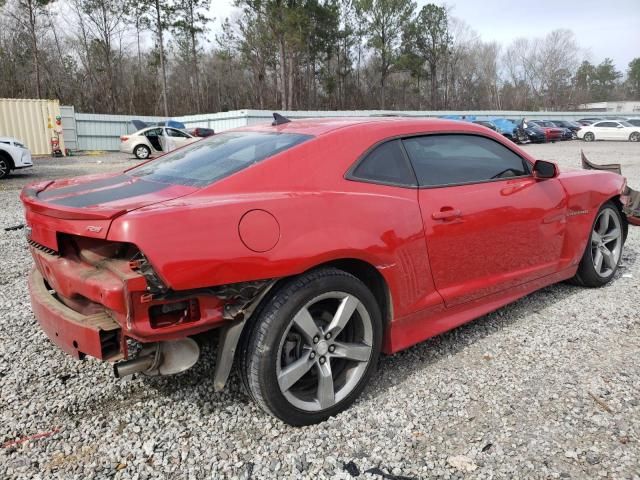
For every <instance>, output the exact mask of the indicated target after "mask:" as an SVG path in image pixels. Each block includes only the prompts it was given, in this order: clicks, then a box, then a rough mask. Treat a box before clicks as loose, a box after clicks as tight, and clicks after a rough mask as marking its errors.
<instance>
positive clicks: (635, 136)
mask: <svg viewBox="0 0 640 480" xmlns="http://www.w3.org/2000/svg"><path fill="white" fill-rule="evenodd" d="M629 141H630V142H640V132H632V133H631V135H629Z"/></svg>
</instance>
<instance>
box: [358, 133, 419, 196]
mask: <svg viewBox="0 0 640 480" xmlns="http://www.w3.org/2000/svg"><path fill="white" fill-rule="evenodd" d="M348 178H352V179H357V180H365V181H369V182H373V183H382V184H391V185H401V186H411V187H415V186H416V178H415V175H414V174H413V172H412V171H411V167H410V166H409V162H407V159H406V157H405V155H404V152H403V151H402V145H401V144H400V140H391V141H389V142H385V143H383V144H382V145H379V146H377V147H376V148H374V149H373V150H372V151H371V152H369V154H368V155H367V156H366V157H365V158H364V159H363V160H362V161H361V162H360V163H358V164H357V166H356V168H355V169H354V170H353V173H351V174H350V175H349V176H348Z"/></svg>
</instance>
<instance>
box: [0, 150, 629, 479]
mask: <svg viewBox="0 0 640 480" xmlns="http://www.w3.org/2000/svg"><path fill="white" fill-rule="evenodd" d="M525 148H526V149H527V150H529V151H530V152H533V153H534V154H535V155H536V156H537V157H539V158H543V159H549V160H556V161H558V162H559V163H560V164H561V165H562V166H564V167H578V166H579V152H580V148H584V149H585V151H586V153H587V155H588V156H589V158H590V159H591V160H593V161H596V162H605V161H607V162H609V161H620V162H622V164H623V171H624V173H625V174H626V175H627V176H628V178H629V183H630V184H631V185H636V186H640V145H635V144H629V143H603V142H599V143H594V144H584V143H581V142H567V143H560V144H554V145H532V146H527V147H525ZM97 162H101V163H97ZM133 163H134V161H133V160H129V159H126V158H124V157H123V156H121V155H119V154H118V155H116V154H113V155H108V156H103V157H74V158H71V159H68V160H53V159H45V160H39V161H37V163H36V167H35V168H34V169H33V170H31V171H24V172H19V173H16V174H15V175H14V176H12V177H11V178H10V179H8V180H5V181H3V182H0V201H1V202H2V203H1V204H2V205H3V209H2V211H1V212H0V226H8V225H13V224H18V223H21V222H22V208H21V206H20V203H19V200H18V193H19V189H20V188H21V187H22V186H23V185H24V184H26V183H28V182H31V181H35V180H37V179H44V178H53V177H63V176H71V175H77V174H83V173H92V172H97V171H108V170H114V169H121V168H123V167H125V166H127V165H131V164H133ZM23 235H24V234H23V232H22V231H13V232H4V231H2V230H0V249H1V251H2V253H3V260H2V263H0V286H1V287H2V288H1V289H0V312H2V314H1V317H0V392H1V395H0V478H65V479H67V478H78V479H84V478H116V479H125V478H127V479H128V478H140V479H142V478H160V477H163V478H172V479H173V478H244V479H246V478H296V479H297V478H314V479H315V478H342V479H347V478H352V477H353V476H359V478H378V479H381V478H383V477H384V478H387V479H393V478H396V479H407V478H408V479H413V478H421V479H422V478H615V479H621V478H640V466H639V465H640V368H639V367H640V355H639V353H640V316H639V313H638V312H639V310H638V301H639V300H640V287H639V282H638V279H640V261H639V259H640V256H639V253H640V228H636V229H631V232H630V235H629V239H628V242H627V245H626V250H625V253H624V256H623V267H622V268H621V269H620V271H619V273H618V275H617V276H616V278H615V280H614V281H613V282H612V283H611V284H610V285H608V286H606V287H605V288H602V289H598V290H589V289H582V288H577V287H573V286H569V285H564V284H561V285H556V286H552V287H549V288H546V289H544V290H542V291H540V292H537V293H535V294H533V295H530V296H528V297H526V298H524V299H521V300H520V301H518V302H516V303H514V304H511V305H509V306H507V307H505V308H502V309H501V310H499V311H497V312H495V313H492V314H490V315H487V316H485V317H482V318H480V319H478V320H476V321H475V322H472V323H470V324H467V325H465V326H463V327H460V328H458V329H456V330H454V331H452V332H449V333H447V334H444V335H441V336H439V337H437V338H434V339H431V340H429V341H427V342H424V343H422V344H420V345H418V346H416V347H413V348H411V349H409V350H407V351H405V352H402V353H399V354H397V355H393V356H387V357H383V358H382V359H381V360H380V365H379V370H378V373H377V375H376V376H375V377H374V379H373V381H372V385H371V386H370V387H369V388H368V389H367V390H366V391H365V393H364V395H363V396H362V397H361V398H360V400H359V401H358V402H357V403H356V404H355V405H354V406H353V407H352V408H350V409H349V410H347V411H346V412H344V413H342V414H341V415H339V416H338V417H335V418H332V419H330V420H329V421H327V422H325V423H323V424H321V425H316V426H312V427H305V428H291V427H288V426H286V425H284V424H282V423H280V422H278V421H276V420H275V419H274V418H272V417H270V416H268V415H266V414H265V413H263V412H262V411H261V410H260V409H259V408H258V407H256V406H255V405H254V404H253V403H252V402H251V401H250V400H249V399H248V397H247V396H246V395H245V394H244V393H243V392H242V389H241V387H240V384H239V381H238V378H237V377H236V376H235V374H234V375H232V378H231V380H230V383H229V385H228V388H227V389H226V391H225V392H223V393H215V392H214V391H213V382H212V371H213V363H214V358H215V356H214V351H213V348H211V346H209V345H207V344H205V347H204V354H203V358H202V360H201V361H200V362H199V363H198V364H197V365H196V367H194V368H193V369H192V370H190V371H188V372H186V373H184V374H181V375H179V376H176V377H164V378H139V377H136V378H133V379H129V380H116V379H115V378H113V376H112V373H111V368H110V366H109V365H107V364H103V363H100V362H98V361H94V360H87V361H84V362H78V361H74V360H73V359H71V358H70V357H68V356H66V355H64V354H63V353H62V352H61V351H59V350H58V349H57V348H55V347H54V346H53V345H52V344H51V343H50V342H49V341H48V340H47V338H46V337H45V335H44V334H43V333H42V332H41V331H40V330H39V328H38V326H37V324H36V322H35V320H34V319H33V316H32V313H31V310H30V306H29V300H28V296H27V293H26V277H27V271H28V269H29V268H30V265H31V259H30V257H29V254H28V251H27V248H26V244H25V242H24V240H23ZM367 471H368V473H366V472H367Z"/></svg>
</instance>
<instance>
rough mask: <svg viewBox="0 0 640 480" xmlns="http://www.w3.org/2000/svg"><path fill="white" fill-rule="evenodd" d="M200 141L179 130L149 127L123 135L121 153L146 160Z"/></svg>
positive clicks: (198, 138)
mask: <svg viewBox="0 0 640 480" xmlns="http://www.w3.org/2000/svg"><path fill="white" fill-rule="evenodd" d="M198 140H200V137H194V136H193V135H190V134H188V133H187V132H183V131H182V130H178V129H177V128H173V127H148V128H143V129H142V130H138V131H137V132H135V133H132V134H129V135H122V136H121V137H120V151H121V152H124V153H129V154H133V155H135V156H136V158H139V159H140V160H146V159H147V158H149V157H151V155H153V154H154V153H166V152H168V151H171V150H175V149H176V148H180V147H183V146H185V145H187V144H189V143H193V142H197V141H198Z"/></svg>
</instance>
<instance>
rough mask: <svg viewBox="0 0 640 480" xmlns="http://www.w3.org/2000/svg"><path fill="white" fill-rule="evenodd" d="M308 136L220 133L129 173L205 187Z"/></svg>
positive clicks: (146, 177)
mask: <svg viewBox="0 0 640 480" xmlns="http://www.w3.org/2000/svg"><path fill="white" fill-rule="evenodd" d="M309 138H312V137H311V136H310V135H302V134H297V133H275V132H274V133H266V132H229V133H221V134H218V135H215V136H213V137H209V138H207V139H204V140H199V141H197V142H195V143H194V144H192V145H189V146H188V147H185V148H181V149H178V150H175V151H174V152H171V153H168V154H166V155H163V156H162V157H160V158H158V159H157V160H152V161H151V162H148V163H145V164H143V165H141V166H139V167H136V168H133V169H132V170H129V172H128V173H129V175H133V176H136V177H143V178H145V179H147V180H153V181H157V182H162V183H172V184H179V185H189V186H196V187H202V186H205V185H209V184H211V183H213V182H215V181H216V180H220V179H221V178H224V177H228V176H229V175H231V174H233V173H236V172H238V171H240V170H242V169H244V168H247V167H249V166H251V165H253V164H255V163H258V162H259V161H261V160H264V159H265V158H268V157H271V156H273V155H275V154H277V153H280V152H283V151H284V150H287V149H289V148H291V147H293V146H295V145H298V144H299V143H301V142H304V141H305V140H308V139H309Z"/></svg>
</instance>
